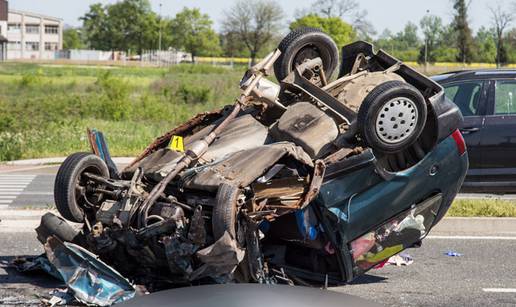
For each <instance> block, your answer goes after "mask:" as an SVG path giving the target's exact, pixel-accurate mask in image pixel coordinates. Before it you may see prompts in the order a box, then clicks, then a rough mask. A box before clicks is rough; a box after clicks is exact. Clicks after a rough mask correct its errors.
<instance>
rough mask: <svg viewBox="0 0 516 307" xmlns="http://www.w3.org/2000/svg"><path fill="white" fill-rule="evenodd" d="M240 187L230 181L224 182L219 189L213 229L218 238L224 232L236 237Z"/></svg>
mask: <svg viewBox="0 0 516 307" xmlns="http://www.w3.org/2000/svg"><path fill="white" fill-rule="evenodd" d="M240 194H241V193H240V189H239V188H238V187H237V186H234V185H231V184H229V183H222V184H220V186H219V190H218V191H217V197H216V203H215V208H213V216H212V229H213V237H214V239H215V241H216V240H218V239H219V238H220V237H222V236H223V235H224V232H226V231H227V232H229V234H230V235H231V236H232V237H233V238H236V227H235V225H236V214H237V202H238V197H239V196H240Z"/></svg>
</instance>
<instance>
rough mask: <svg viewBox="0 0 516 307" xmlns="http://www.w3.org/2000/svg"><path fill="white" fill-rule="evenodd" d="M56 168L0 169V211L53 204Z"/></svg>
mask: <svg viewBox="0 0 516 307" xmlns="http://www.w3.org/2000/svg"><path fill="white" fill-rule="evenodd" d="M58 168H59V166H58V165H51V166H33V167H13V168H10V169H1V168H0V209H21V208H36V209H37V208H48V207H50V206H52V205H53V204H54V196H53V190H54V180H55V176H56V173H57V170H58ZM458 198H468V199H506V200H515V199H516V194H514V195H495V194H459V195H458Z"/></svg>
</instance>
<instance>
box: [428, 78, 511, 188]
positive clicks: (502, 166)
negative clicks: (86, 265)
mask: <svg viewBox="0 0 516 307" xmlns="http://www.w3.org/2000/svg"><path fill="white" fill-rule="evenodd" d="M432 79H433V80H435V81H436V82H438V83H439V84H441V85H442V86H443V87H444V91H445V93H446V96H447V97H448V98H449V99H451V100H453V102H454V103H455V104H456V105H457V106H458V107H459V109H460V110H461V112H462V115H463V116H464V122H463V124H462V126H461V129H460V130H461V132H462V134H463V135H464V138H465V140H466V144H467V146H468V153H469V171H468V174H467V176H466V180H465V182H464V185H463V191H466V192H489V193H515V192H516V70H467V71H458V72H451V73H447V74H443V75H438V76H434V77H432Z"/></svg>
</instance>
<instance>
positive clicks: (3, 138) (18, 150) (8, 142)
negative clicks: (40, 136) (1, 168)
mask: <svg viewBox="0 0 516 307" xmlns="http://www.w3.org/2000/svg"><path fill="white" fill-rule="evenodd" d="M22 145H23V140H22V135H21V134H20V133H10V132H1V133H0V161H10V160H16V159H19V158H21V157H22V153H23V148H22Z"/></svg>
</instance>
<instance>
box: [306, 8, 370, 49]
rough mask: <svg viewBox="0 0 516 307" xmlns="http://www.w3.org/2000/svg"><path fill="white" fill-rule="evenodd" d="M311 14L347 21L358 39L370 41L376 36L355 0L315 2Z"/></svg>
mask: <svg viewBox="0 0 516 307" xmlns="http://www.w3.org/2000/svg"><path fill="white" fill-rule="evenodd" d="M312 13H315V14H316V15H320V16H322V17H328V18H330V17H339V18H343V19H349V20H350V22H351V24H352V25H353V28H354V29H355V32H356V33H357V36H358V37H359V38H360V39H363V40H372V38H371V36H373V35H376V30H375V29H374V26H373V25H372V24H371V23H370V22H369V21H368V20H367V11H366V10H360V6H359V4H358V2H357V1H356V0H316V1H315V2H314V4H313V5H312ZM304 15H307V14H304ZM300 17H302V16H298V19H299V18H300Z"/></svg>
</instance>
